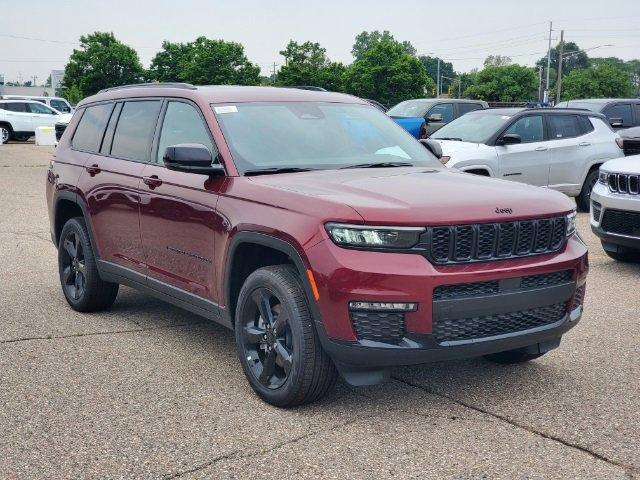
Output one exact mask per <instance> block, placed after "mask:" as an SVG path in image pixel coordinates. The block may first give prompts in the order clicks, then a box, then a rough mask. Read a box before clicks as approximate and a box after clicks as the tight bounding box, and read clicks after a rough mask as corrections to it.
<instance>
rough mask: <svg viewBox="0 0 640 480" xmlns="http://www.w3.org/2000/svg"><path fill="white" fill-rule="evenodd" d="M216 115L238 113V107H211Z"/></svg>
mask: <svg viewBox="0 0 640 480" xmlns="http://www.w3.org/2000/svg"><path fill="white" fill-rule="evenodd" d="M213 109H214V110H215V112H216V113H238V107H236V106H235V105H223V106H222V107H213Z"/></svg>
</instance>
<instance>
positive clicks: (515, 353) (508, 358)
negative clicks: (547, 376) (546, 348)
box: [484, 349, 546, 365]
mask: <svg viewBox="0 0 640 480" xmlns="http://www.w3.org/2000/svg"><path fill="white" fill-rule="evenodd" d="M544 353H546V352H544ZM544 353H526V352H525V351H524V350H522V349H517V350H508V351H506V352H498V353H491V354H489V355H485V356H484V358H486V359H487V360H490V361H492V362H496V363H502V364H507V365H508V364H511V363H524V362H528V361H530V360H535V359H536V358H540V357H541V356H543V355H544Z"/></svg>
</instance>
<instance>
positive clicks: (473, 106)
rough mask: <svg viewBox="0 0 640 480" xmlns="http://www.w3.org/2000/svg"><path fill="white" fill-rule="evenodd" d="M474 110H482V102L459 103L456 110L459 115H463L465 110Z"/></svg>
mask: <svg viewBox="0 0 640 480" xmlns="http://www.w3.org/2000/svg"><path fill="white" fill-rule="evenodd" d="M474 110H482V104H480V103H459V104H458V111H459V112H460V116H462V115H464V114H465V113H467V112H473V111H474Z"/></svg>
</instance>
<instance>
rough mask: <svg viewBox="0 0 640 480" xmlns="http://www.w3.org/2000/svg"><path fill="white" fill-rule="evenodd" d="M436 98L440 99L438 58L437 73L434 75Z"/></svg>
mask: <svg viewBox="0 0 640 480" xmlns="http://www.w3.org/2000/svg"><path fill="white" fill-rule="evenodd" d="M436 80H437V82H436V98H440V57H438V73H437V74H436Z"/></svg>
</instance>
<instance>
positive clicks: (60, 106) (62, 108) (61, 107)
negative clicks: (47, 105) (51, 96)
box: [51, 100, 71, 113]
mask: <svg viewBox="0 0 640 480" xmlns="http://www.w3.org/2000/svg"><path fill="white" fill-rule="evenodd" d="M51 106H52V107H53V108H55V109H56V110H58V111H59V112H62V113H69V112H71V109H70V108H69V105H67V104H66V103H65V102H63V101H62V100H51Z"/></svg>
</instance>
